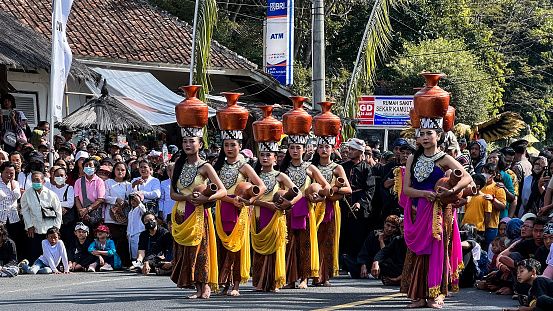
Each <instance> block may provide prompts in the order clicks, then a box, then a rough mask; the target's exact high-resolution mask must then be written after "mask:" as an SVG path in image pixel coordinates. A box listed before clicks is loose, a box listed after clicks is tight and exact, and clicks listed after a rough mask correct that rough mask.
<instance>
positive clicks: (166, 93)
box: [87, 68, 225, 125]
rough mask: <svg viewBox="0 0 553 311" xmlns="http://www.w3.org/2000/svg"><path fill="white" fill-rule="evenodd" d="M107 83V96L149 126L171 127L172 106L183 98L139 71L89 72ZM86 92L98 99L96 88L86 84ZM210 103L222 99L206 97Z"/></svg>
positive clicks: (212, 111)
mask: <svg viewBox="0 0 553 311" xmlns="http://www.w3.org/2000/svg"><path fill="white" fill-rule="evenodd" d="M92 69H93V70H94V71H95V72H97V73H99V74H101V75H102V79H106V80H107V84H108V90H109V93H110V95H111V96H113V97H114V98H116V99H117V100H118V101H120V102H121V103H123V104H125V106H127V107H129V108H130V109H132V110H133V111H135V112H137V113H138V114H140V115H141V116H142V117H143V118H144V119H146V121H147V122H148V123H149V124H150V125H162V124H168V123H175V122H176V119H175V106H176V105H177V104H178V103H180V102H181V101H182V100H183V99H184V97H182V96H179V95H177V94H175V93H174V92H172V91H171V90H169V89H168V88H167V87H165V85H163V84H162V83H161V82H159V81H158V80H157V79H156V78H155V77H154V76H153V75H152V74H151V73H149V72H143V71H127V70H114V69H104V68H92ZM87 86H88V88H89V89H90V90H91V91H92V93H94V95H96V96H100V88H99V87H97V86H95V85H94V83H91V82H87ZM208 98H209V99H210V100H214V101H217V102H219V101H221V100H222V101H223V102H225V99H224V97H221V96H210V95H208ZM214 115H215V109H213V108H211V107H210V108H209V116H210V117H211V116H214Z"/></svg>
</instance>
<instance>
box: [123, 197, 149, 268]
mask: <svg viewBox="0 0 553 311" xmlns="http://www.w3.org/2000/svg"><path fill="white" fill-rule="evenodd" d="M142 201H144V195H143V194H142V193H141V192H138V191H133V192H132V193H131V194H130V195H129V205H130V206H131V210H130V211H129V215H128V220H129V221H128V225H127V238H128V239H129V253H130V255H131V259H132V260H133V261H136V258H137V257H138V238H139V236H140V233H141V232H142V231H144V230H146V229H145V228H144V224H143V223H142V215H144V213H146V207H145V206H144V204H142Z"/></svg>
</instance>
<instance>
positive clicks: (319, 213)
mask: <svg viewBox="0 0 553 311" xmlns="http://www.w3.org/2000/svg"><path fill="white" fill-rule="evenodd" d="M330 203H331V204H332V205H333V207H334V228H335V233H334V250H333V252H334V263H333V265H334V275H335V276H336V275H338V274H339V272H340V264H339V258H338V256H339V255H338V251H339V249H340V224H341V218H342V214H341V212H340V204H339V203H338V201H333V202H330ZM326 204H327V200H324V201H323V202H319V203H317V205H316V206H315V211H314V214H315V219H316V221H317V232H318V231H319V225H320V224H321V223H322V222H323V219H324V216H325V210H326Z"/></svg>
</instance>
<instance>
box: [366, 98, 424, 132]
mask: <svg viewBox="0 0 553 311" xmlns="http://www.w3.org/2000/svg"><path fill="white" fill-rule="evenodd" d="M358 105H359V112H358V114H357V119H358V120H359V125H375V126H382V125H386V126H395V127H404V126H405V124H406V122H407V121H409V111H410V110H411V108H413V96H375V95H362V96H359V98H358Z"/></svg>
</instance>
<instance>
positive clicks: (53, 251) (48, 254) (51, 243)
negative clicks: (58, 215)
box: [21, 227, 72, 274]
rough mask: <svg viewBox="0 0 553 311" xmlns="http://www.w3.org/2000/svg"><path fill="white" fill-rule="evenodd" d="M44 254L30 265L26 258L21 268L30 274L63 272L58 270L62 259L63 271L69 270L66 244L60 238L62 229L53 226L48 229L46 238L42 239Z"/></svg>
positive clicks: (67, 271)
mask: <svg viewBox="0 0 553 311" xmlns="http://www.w3.org/2000/svg"><path fill="white" fill-rule="evenodd" d="M42 252H43V254H42V255H41V256H40V257H39V258H38V259H37V260H36V261H35V262H34V263H33V265H32V266H30V267H29V263H28V261H26V260H24V261H23V265H22V266H21V270H23V271H24V272H25V273H28V274H37V273H38V274H50V273H54V274H61V272H60V271H59V270H58V267H59V264H60V261H61V262H62V263H63V273H72V272H71V271H69V261H68V260H67V251H66V249H65V244H63V241H62V240H60V231H59V229H58V228H56V227H51V228H50V229H48V230H47V231H46V239H45V240H43V241H42Z"/></svg>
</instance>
